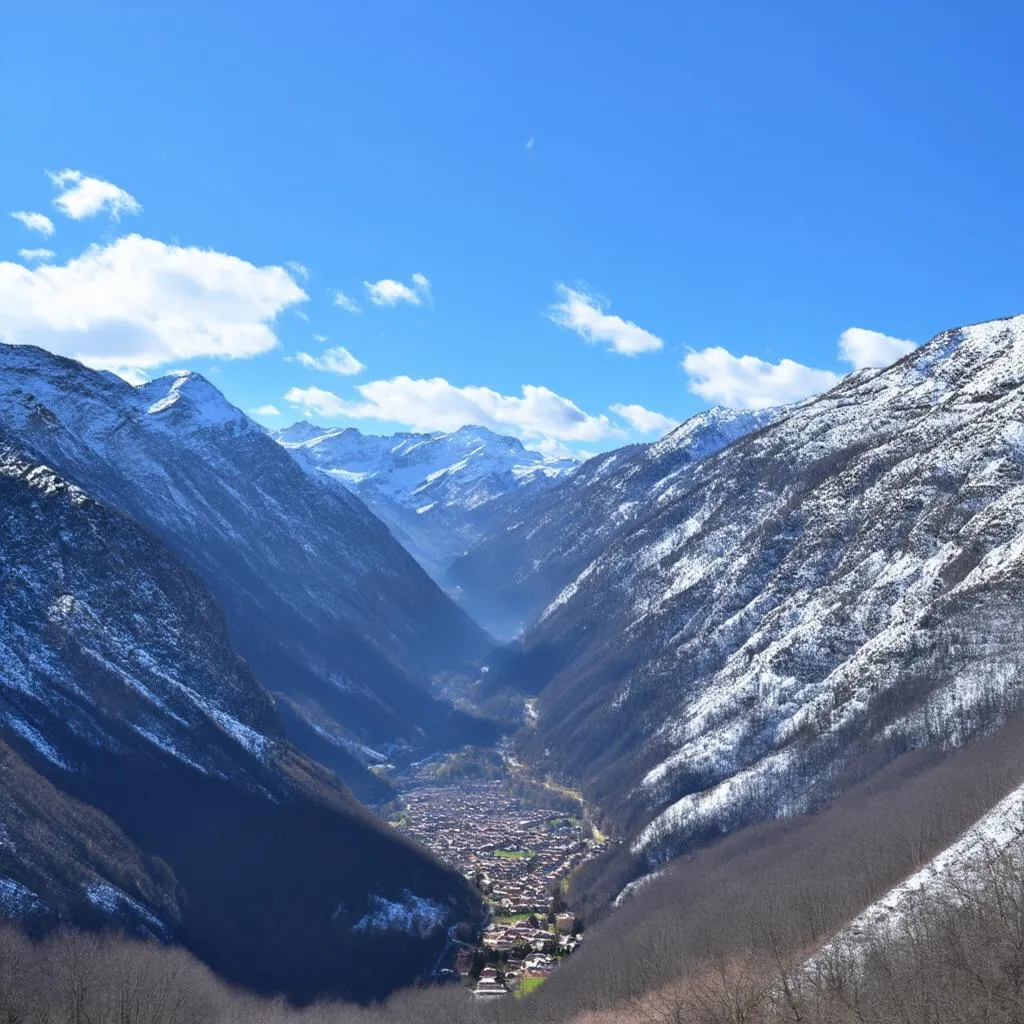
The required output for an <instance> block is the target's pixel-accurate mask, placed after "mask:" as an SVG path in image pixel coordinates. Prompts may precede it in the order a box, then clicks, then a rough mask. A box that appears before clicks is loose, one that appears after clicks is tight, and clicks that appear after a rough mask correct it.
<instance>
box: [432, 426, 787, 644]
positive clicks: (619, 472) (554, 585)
mask: <svg viewBox="0 0 1024 1024" xmlns="http://www.w3.org/2000/svg"><path fill="white" fill-rule="evenodd" d="M780 415H781V411H780V410H777V409H768V410H763V411H749V410H738V409H722V408H715V409H709V410H708V411H706V412H702V413H698V414H697V415H696V416H693V417H691V418H690V419H688V420H687V421H686V422H685V423H682V424H680V425H679V426H678V427H676V428H675V429H674V430H672V431H670V432H669V433H668V434H666V435H665V437H663V438H662V439H661V440H659V441H655V442H653V443H652V444H643V445H630V446H629V447H626V448H619V449H616V450H615V451H611V452H607V453H606V454H604V455H598V456H595V457H594V458H592V459H590V460H588V461H587V462H585V463H584V464H583V465H582V466H581V467H580V468H579V470H577V471H576V472H575V473H573V474H572V476H570V477H569V478H568V479H565V480H564V481H563V482H561V483H560V484H559V486H558V487H556V488H551V489H546V490H535V491H531V492H525V493H523V494H522V495H520V496H518V497H510V498H509V499H507V500H506V502H505V503H504V505H503V507H502V508H501V518H500V519H499V520H497V521H496V522H495V523H494V524H493V525H492V528H491V529H490V531H489V532H488V533H487V535H486V536H484V537H483V538H482V539H481V540H480V541H479V543H478V544H477V545H476V546H475V547H473V548H472V549H470V551H469V552H468V553H467V554H466V555H465V556H464V557H462V558H460V559H458V560H457V561H456V562H455V563H454V564H453V565H452V567H451V568H450V569H449V570H448V572H447V573H446V574H445V576H444V582H445V584H446V585H447V586H448V587H449V588H450V590H451V591H452V593H454V594H457V595H458V597H459V600H460V602H461V603H462V604H463V606H464V607H466V608H468V609H469V610H470V612H472V613H473V615H474V616H475V617H476V618H477V621H478V622H482V623H483V624H484V625H486V626H487V627H488V628H489V629H491V630H492V632H494V634H495V635H497V636H502V637H511V636H515V635H516V634H517V633H518V632H519V631H520V630H521V629H522V628H523V627H524V626H526V625H528V624H529V623H530V622H532V621H533V619H534V618H535V617H536V616H537V615H538V614H539V613H540V612H541V611H542V610H543V608H544V607H545V606H546V605H547V604H548V603H549V602H550V601H551V600H552V599H553V598H554V597H555V595H557V594H558V592H559V591H560V590H561V589H562V587H564V586H565V585H566V584H567V583H569V582H570V581H571V580H572V579H573V578H574V577H575V576H576V574H577V573H578V572H580V571H581V570H582V569H583V568H584V566H586V565H587V564H588V563H589V562H590V560H591V559H593V558H594V557H595V556H596V555H597V554H598V553H599V552H600V551H601V550H603V548H605V547H606V546H607V545H608V544H609V543H610V542H611V541H612V540H613V539H614V538H615V537H617V536H619V535H621V534H623V533H625V532H627V531H628V530H629V529H630V528H631V526H632V524H633V523H635V522H636V521H637V520H638V519H640V518H642V517H643V516H644V515H645V514H646V512H647V510H648V509H649V508H650V506H651V504H652V503H653V502H655V501H657V500H658V496H659V495H660V494H661V493H662V492H663V491H664V490H665V489H666V488H667V487H669V486H671V484H672V482H673V481H674V480H675V479H676V478H677V477H678V476H679V474H681V473H684V472H686V471H687V470H688V469H689V468H690V467H692V466H693V464H694V463H696V462H699V461H700V460H701V459H704V458H706V457H707V456H709V455H711V454H712V453H714V452H716V451H718V450H719V449H720V448H724V447H725V446H726V445H728V444H731V443H732V442H733V441H735V440H736V439H737V438H739V437H742V436H743V435H744V434H747V433H749V432H750V431H752V430H757V429H759V428H761V427H764V426H767V425H768V424H769V423H772V422H774V421H775V420H776V419H777V418H778V417H779V416H780Z"/></svg>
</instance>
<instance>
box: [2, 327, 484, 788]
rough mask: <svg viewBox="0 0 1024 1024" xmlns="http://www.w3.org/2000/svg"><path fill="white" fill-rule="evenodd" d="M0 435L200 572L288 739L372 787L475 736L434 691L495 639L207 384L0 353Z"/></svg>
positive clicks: (26, 350) (369, 520) (338, 492)
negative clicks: (375, 763)
mask: <svg viewBox="0 0 1024 1024" xmlns="http://www.w3.org/2000/svg"><path fill="white" fill-rule="evenodd" d="M0 425H2V426H4V427H5V428H6V429H7V430H8V431H9V432H10V433H11V434H12V436H14V437H16V438H17V440H18V442H19V444H21V445H22V446H23V447H24V448H25V449H26V450H27V451H29V452H31V453H33V454H34V455H35V456H36V457H38V458H39V459H40V460H42V461H45V462H46V463H47V464H49V465H51V466H53V467H54V468H55V469H56V470H57V471H58V472H60V473H61V474H62V475H63V476H65V477H66V478H67V479H69V480H71V481H73V482H75V483H78V484H79V485H81V486H84V487H86V488H87V489H88V490H89V491H90V493H93V494H95V495H96V496H97V497H98V498H100V499H101V500H103V501H104V502H106V503H108V504H110V505H112V506H114V507H116V508H118V509H120V510H122V511H123V512H126V513H127V514H129V515H131V516H134V517H135V518H136V519H138V520H139V521H140V522H142V523H144V524H145V525H146V526H148V527H149V528H150V529H152V530H153V532H154V533H156V534H157V535H158V536H159V537H160V538H161V539H162V540H163V541H164V542H165V543H166V544H167V545H168V546H169V547H171V549H172V550H174V551H175V552H176V553H177V554H179V555H180V556H181V557H182V558H184V559H185V560H186V561H187V562H188V563H189V564H190V565H191V566H192V567H193V568H194V569H195V570H196V571H197V572H198V573H199V574H200V576H201V577H202V578H203V579H204V581H205V582H206V584H207V585H208V586H209V587H210V589H211V590H212V591H213V592H214V594H215V595H216V596H217V598H218V599H219V601H220V603H221V605H222V607H223V608H224V610H225V612H226V614H227V620H228V627H229V632H230V634H231V638H232V641H233V643H234V644H235V646H236V647H237V649H238V650H239V652H240V653H241V654H242V655H244V656H245V658H246V659H247V660H248V661H249V663H250V664H251V666H252V668H253V669H254V671H255V672H256V674H257V676H258V677H259V678H260V680H261V682H262V683H263V684H264V685H265V686H267V687H268V688H269V689H271V690H272V691H273V692H274V693H275V694H276V695H277V696H278V700H279V705H280V708H281V711H282V713H283V714H284V715H285V721H286V726H287V728H288V731H289V735H291V736H292V737H293V738H294V739H295V741H296V742H297V743H298V744H299V745H300V746H303V747H304V748H305V749H307V750H309V751H310V752H311V753H312V754H313V755H314V756H316V757H317V758H318V759H320V760H321V761H324V762H325V763H327V764H329V765H330V766H331V767H334V768H335V769H337V770H338V771H340V772H342V774H343V775H345V776H346V777H347V778H349V779H350V780H351V781H353V783H354V784H356V785H369V783H368V782H367V777H366V773H365V772H364V771H363V770H362V769H361V768H359V766H358V764H357V762H356V758H359V759H360V760H362V761H365V760H374V759H378V758H382V757H390V756H401V755H402V752H403V751H408V752H410V753H412V752H414V751H418V750H427V749H431V748H435V747H437V746H439V745H446V744H449V743H453V742H454V743H457V742H461V741H463V740H465V739H467V738H470V737H473V736H478V735H479V734H480V732H481V727H480V724H479V723H478V722H476V721H475V720H473V719H470V718H468V717H467V716H464V715H461V714H459V713H456V712H454V711H453V710H452V708H451V707H450V706H449V705H448V704H446V703H443V702H441V701H438V700H435V699H434V698H433V697H431V696H430V694H429V692H428V684H429V680H430V677H431V675H432V674H433V673H434V672H436V671H439V670H442V669H458V668H460V667H461V666H463V665H465V664H466V663H467V662H468V661H470V660H471V659H473V658H475V657H477V656H478V655H479V654H480V653H482V652H483V651H485V650H486V649H487V647H488V645H489V641H488V638H487V637H486V636H485V635H484V634H483V633H482V632H481V631H480V630H479V629H478V628H477V627H476V626H474V625H473V623H472V622H471V621H470V620H469V619H468V618H467V617H466V616H465V615H464V614H463V613H462V612H460V611H459V610H458V609H457V608H456V607H455V606H454V605H453V604H452V602H451V601H450V600H449V599H448V598H447V597H446V596H445V595H444V594H443V593H442V592H441V591H440V590H439V589H438V588H437V586H436V585H435V584H434V583H433V582H432V581H431V580H430V579H429V578H428V577H427V575H426V574H425V573H424V572H423V571H422V570H421V569H420V567H419V566H417V565H416V564H415V562H414V561H413V560H412V559H411V558H410V557H409V556H408V555H407V554H406V553H405V552H404V551H403V550H402V549H401V547H400V546H399V545H398V544H397V543H396V542H395V540H394V538H393V537H392V536H391V534H390V533H389V532H388V530H387V529H386V527H384V526H383V524H381V523H380V522H379V520H377V519H376V518H375V517H374V516H373V515H372V514H371V513H369V512H368V511H367V510H366V508H365V506H363V505H362V503H361V502H360V501H359V500H358V499H356V498H355V497H352V496H350V495H349V494H347V493H346V492H345V491H344V490H343V489H342V488H339V487H336V486H334V485H333V484H331V483H330V481H328V480H326V479H324V480H320V479H318V478H317V477H315V476H312V475H310V474H308V473H306V472H303V471H302V470H301V469H300V468H299V467H298V466H297V465H296V464H295V462H294V460H293V459H291V458H290V457H289V456H288V455H287V454H286V453H285V452H284V450H283V449H282V448H281V447H280V446H279V445H277V444H275V443H274V441H272V440H271V439H270V438H269V437H268V436H267V434H266V433H265V431H263V430H262V429H261V428H260V427H258V426H257V425H256V424H254V423H253V422H252V421H250V420H249V419H248V418H247V417H246V416H245V415H244V414H243V413H241V412H240V411H239V410H237V409H235V408H234V407H233V406H231V405H230V404H229V403H228V402H227V401H226V400H225V399H224V397H223V396H222V395H221V394H220V392H218V391H217V390H216V388H214V387H213V386H212V385H211V384H210V383H209V382H207V381H206V380H204V379H203V378H202V377H199V376H197V375H195V374H188V373H182V374H173V375H171V376H168V377H165V378H162V379H161V380H157V381H153V382H152V383H150V384H147V385H145V386H143V387H141V388H133V387H131V386H130V385H128V384H126V383H125V382H124V381H122V380H120V379H119V378H116V377H114V376H113V375H111V374H106V373H98V372H95V371H92V370H89V369H86V368H85V367H83V366H81V365H80V364H78V363H75V362H73V361H71V360H67V359H61V358H59V357H56V356H53V355H50V354H49V353H46V352H42V351H41V350H39V349H34V348H30V347H13V346H0Z"/></svg>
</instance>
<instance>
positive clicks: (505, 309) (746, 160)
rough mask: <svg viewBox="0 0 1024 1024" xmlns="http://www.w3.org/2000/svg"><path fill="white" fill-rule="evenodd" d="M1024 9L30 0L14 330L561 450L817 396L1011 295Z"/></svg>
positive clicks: (250, 397)
mask: <svg viewBox="0 0 1024 1024" xmlns="http://www.w3.org/2000/svg"><path fill="white" fill-rule="evenodd" d="M1022 20H1024V19H1022V15H1021V13H1020V12H1019V10H1018V9H1016V7H1015V5H1009V4H1006V5H1000V4H986V3H981V4H971V5H968V4H966V3H961V4H942V3H929V4H923V3H922V4H917V3H901V4H898V5H893V4H889V3H885V4H882V3H871V2H869V3H860V4H856V5H853V4H845V5H832V4H816V3H809V2H808V3H785V2H783V3H776V4H770V5H769V4H762V3H736V4H732V5H713V4H701V5H695V4H667V3H659V4H648V3H634V4H621V3H589V4H582V3H560V2H554V3H533V2H521V3H518V4H478V3H468V2H460V3H452V2H443V0H442V2H433V3H430V4H425V3H409V2H405V0H395V2H392V3H389V4H388V5H386V6H383V5H355V4H346V3H338V2H330V3H327V2H323V3H321V2H302V0H298V2H295V3H292V4H288V5H284V4H280V3H274V4H270V3H262V2H260V0H252V2H247V3H244V4H243V3H241V2H236V3H228V2H226V0H220V2H215V3H210V2H209V0H207V2H203V3H198V2H193V0H181V2H176V3H174V4H171V3H167V2H164V0H154V2H152V3H147V4H139V3H118V4H114V3H104V2H97V3H90V4H80V3H74V4H72V3H67V2H64V0H51V2H49V3H47V4H45V5H42V4H37V3H34V2H28V0H24V2H17V0H16V2H13V3H7V4H5V5H4V6H3V11H2V13H0V88H2V90H3V103H2V108H0V109H2V113H0V150H2V152H3V154H4V156H3V160H2V162H0V196H2V197H3V201H4V203H5V204H6V206H5V208H4V209H5V211H6V212H9V213H19V214H42V215H44V216H45V217H46V218H48V220H49V222H50V223H51V224H52V228H53V231H52V234H49V233H47V232H48V229H47V226H46V224H44V223H43V222H42V221H39V220H38V219H33V218H28V217H22V218H21V219H16V218H15V217H11V216H7V215H6V212H5V213H4V215H3V216H2V217H0V261H3V262H0V337H3V338H4V339H6V340H9V341H15V342H22V341H32V342H35V343H36V344H42V345H44V346H46V347H49V348H52V349H54V350H55V351H60V352H64V353H67V354H73V355H77V356H80V357H82V358H85V359H87V360H88V361H90V362H91V363H93V364H94V365H102V366H107V367H110V368H113V369H116V370H118V371H120V372H122V373H125V374H127V375H129V376H132V377H138V376H139V375H141V374H144V375H146V376H149V377H152V376H158V375H159V374H160V373H161V371H162V370H165V369H176V368H180V367H182V366H188V367H191V368H194V369H197V370H199V371H200V372H202V373H204V374H206V375H207V376H209V377H210V379H211V380H213V381H214V382H215V383H216V384H217V385H218V386H219V387H221V388H222V390H224V391H225V393H226V394H227V395H228V397H229V398H230V399H231V400H232V401H234V402H235V403H236V404H238V405H240V406H241V407H243V408H245V409H247V410H254V409H257V408H260V407H263V406H274V407H276V408H277V409H278V410H279V411H280V413H281V415H280V416H276V417H274V416H267V415H261V416H258V417H257V418H259V419H261V421H262V422H264V423H267V424H282V425H283V424H285V423H287V422H291V421H292V420H293V419H297V418H300V417H301V416H308V417H309V418H313V419H315V420H317V421H319V422H323V423H328V424H330V423H355V424H357V425H359V426H360V427H361V428H363V429H367V430H371V431H382V430H390V429H394V428H399V427H403V426H410V427H415V428H438V429H443V428H447V427H451V426H454V425H457V424H458V423H459V422H464V421H469V420H478V421H484V422H486V423H487V425H490V426H493V427H495V428H496V429H502V430H506V431H507V432H509V433H517V434H519V435H520V436H522V437H524V438H527V439H528V440H530V441H532V442H534V443H543V444H544V445H546V446H547V447H548V448H549V449H550V450H553V451H554V450H557V449H558V447H559V446H560V445H563V446H568V447H570V448H574V449H576V450H583V451H593V450H598V449H601V448H606V447H610V446H613V445H616V444H621V443H623V442H624V441H626V440H633V439H638V438H642V437H651V436H655V435H656V433H657V432H658V431H659V430H660V429H663V428H664V426H665V424H667V423H668V422H669V421H675V420H679V419H683V418H685V417H686V416H689V415H691V414H692V413H693V412H695V411H697V410H699V409H701V408H704V407H706V406H707V405H708V404H714V403H715V402H725V403H726V404H737V405H764V404H767V403H770V402H775V401H785V400H791V399H793V398H796V397H799V396H800V395H801V394H807V393H811V392H813V391H815V390H820V389H822V388H823V387H826V386H828V384H829V383H830V382H831V381H832V380H833V379H834V375H837V374H841V373H844V372H847V371H848V370H849V369H850V367H851V366H852V365H855V364H858V363H870V362H881V361H885V360H888V359H891V358H893V357H895V356H897V355H899V354H900V352H902V351H904V350H905V349H906V348H907V344H905V343H904V342H908V341H912V342H917V343H920V342H923V341H925V340H927V339H928V337H930V336H931V335H932V334H934V333H935V332H937V331H939V330H941V329H943V328H946V327H949V326H953V325H956V324H959V323H965V322H971V321H977V320H983V319H990V318H993V317H998V316H1005V315H1009V314H1012V313H1017V312H1020V311H1021V309H1022V306H1024V303H1022V301H1021V281H1022V262H1024V247H1022V245H1021V238H1022V237H1024V231H1022V229H1024V198H1022V197H1024V190H1022V189H1021V187H1020V156H1021V148H1022V145H1024V143H1022V141H1021V140H1022V139H1024V135H1022V133H1021V131H1020V120H1021V116H1022V115H1021V110H1022V109H1024V107H1022V104H1021V100H1022V88H1021V86H1020V84H1019V72H1018V53H1017V48H1018V41H1019V39H1020V38H1021V31H1022V29H1024V24H1022ZM64 170H69V171H74V172H77V175H64V176H63V177H61V176H60V175H59V174H58V173H57V172H60V171H64ZM48 171H49V172H53V175H54V177H55V178H56V180H52V179H51V177H50V176H48V175H47V173H46V172H48ZM55 204H56V205H55ZM89 246H93V248H92V249H89V248H88V247H89ZM23 250H24V251H25V252H26V253H27V254H26V255H19V253H21V252H22V251H23ZM32 250H51V251H52V256H47V255H46V254H45V253H41V252H33V251H32ZM296 265H301V267H302V268H305V271H306V272H308V275H307V273H304V272H303V270H302V269H299V268H298V266H296ZM274 268H283V269H274ZM414 275H418V276H417V277H414ZM380 282H384V284H379V283H380ZM374 285H379V287H377V288H376V290H374V288H373V286H374ZM338 290H340V291H341V292H343V293H344V294H345V295H346V296H348V297H349V299H351V300H352V302H353V303H354V304H355V306H357V307H358V312H352V311H349V310H347V309H345V308H343V307H342V306H339V305H337V304H336V302H335V300H334V295H335V293H336V292H337V291H338ZM375 298H376V300H377V302H375V301H374V299H375ZM616 318H619V319H616ZM851 328H854V329H859V330H860V331H861V333H856V332H854V333H852V334H844V332H847V331H849V329H851ZM872 332H877V333H872ZM318 338H326V339H327V340H326V341H321V340H317V339H318ZM340 349H343V350H344V351H339V350H340ZM844 352H845V356H844ZM302 353H305V358H304V361H303V357H302V355H301V354H302ZM338 371H353V372H338ZM524 387H525V388H526V389H527V390H526V391H524ZM286 396H290V398H289V397H286ZM634 407H639V408H634ZM616 410H618V411H616ZM647 414H656V415H647Z"/></svg>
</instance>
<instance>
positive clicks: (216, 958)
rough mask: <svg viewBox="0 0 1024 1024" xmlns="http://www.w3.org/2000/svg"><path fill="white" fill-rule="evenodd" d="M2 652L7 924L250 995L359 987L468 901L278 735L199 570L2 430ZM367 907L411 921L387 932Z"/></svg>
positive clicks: (425, 964) (345, 991) (396, 973)
mask: <svg viewBox="0 0 1024 1024" xmlns="http://www.w3.org/2000/svg"><path fill="white" fill-rule="evenodd" d="M0 664H2V665H3V673H2V685H0V822H2V824H0V915H2V916H4V917H7V918H12V919H15V920H19V921H21V922H23V923H25V924H26V925H27V926H28V927H29V928H30V929H33V930H35V931H43V930H45V929H47V928H49V927H53V926H56V925H58V924H60V925H68V924H71V925H78V926H81V927H87V928H98V927H102V926H104V925H109V924H111V923H113V924H115V925H117V926H119V927H123V928H125V929H127V930H128V931H130V932H133V933H135V934H137V935H143V936H147V937H155V938H158V939H160V940H163V941H170V942H180V943H182V944H184V945H186V946H188V947H189V948H191V949H192V950H193V951H195V952H196V953H198V954H199V955H200V956H201V957H202V958H203V959H204V960H206V961H207V962H208V963H209V964H210V965H211V966H212V967H213V968H214V969H215V970H217V971H219V972H220V973H222V974H223V975H224V976H225V977H226V978H228V979H229V980H231V981H234V982H237V983H241V984H246V985H250V986H253V987H256V988H258V989H260V990H262V991H267V992H285V993H287V994H289V995H290V996H292V997H294V998H299V999H307V998H311V997H313V996H314V995H317V994H319V993H320V992H335V993H337V994H340V995H345V996H348V997H350V998H361V999H365V998H370V997H378V996H380V995H383V994H384V993H386V992H387V991H389V990H390V989H391V988H392V987H394V986H395V985H397V984H401V983H407V982H409V981H411V980H413V978H415V977H416V975H417V974H418V973H419V972H420V971H423V970H425V969H428V968H429V966H430V965H431V963H432V962H433V960H434V959H435V958H436V956H437V953H438V951H439V949H440V948H441V947H443V945H444V942H445V934H444V930H445V927H446V926H449V925H450V924H452V923H455V922H458V921H459V920H465V919H467V918H472V917H473V916H475V914H476V913H477V906H476V901H475V898H474V897H473V896H472V894H471V893H470V891H469V889H468V887H467V886H466V885H465V883H464V881H463V880H462V879H461V878H459V877H458V876H457V875H455V874H453V873H451V872H450V871H448V870H446V869H444V868H442V867H441V866H440V865H438V864H436V863H435V862H434V861H433V860H431V859H430V858H429V857H428V855H426V854H425V853H424V852H422V851H420V850H417V849H415V848H413V847H412V846H410V845H408V844H406V843H405V842H403V841H401V840H400V839H398V838H397V837H395V836H394V834H393V833H392V832H391V831H390V830H389V829H387V828H386V827H385V826H383V825H382V824H381V823H380V822H378V821H376V820H375V819H374V818H372V817H371V816H370V815H369V814H368V813H367V812H365V811H364V810H363V809H362V808H361V807H360V806H359V805H358V804H357V803H356V802H355V800H354V799H353V798H352V797H351V795H350V794H348V793H347V792H346V791H344V790H343V789H342V788H341V787H339V786H338V785H337V783H336V782H335V781H334V780H333V777H332V776H330V775H329V774H328V773H327V772H325V771H324V770H323V769H321V768H320V767H319V766H316V765H314V764H312V763H311V762H309V761H308V760H307V759H305V758H304V757H302V756H301V755H299V754H297V753H296V752H295V751H294V750H293V749H292V748H291V747H290V746H289V745H288V744H287V743H286V742H285V741H284V739H283V728H282V725H281V722H280V720H279V719H278V717H277V715H276V714H275V711H274V708H273V703H272V701H271V699H270V697H269V695H268V694H267V692H266V691H265V690H263V688H262V687H261V686H260V685H259V684H258V682H257V681H256V679H255V678H254V677H253V675H252V674H251V672H250V670H249V668H248V666H247V665H246V664H245V662H243V661H242V660H241V659H240V658H239V657H238V656H237V654H236V653H235V652H234V651H233V650H232V648H231V646H230V644H229V641H228V637H227V631H226V629H225V624H224V621H223V617H222V614H221V612H220V610H219V608H218V606H217V604H216V603H215V601H214V599H213V597H212V595H211V594H210V592H209V591H208V590H207V588H206V587H205V586H204V585H203V584H202V582H201V581H200V580H199V578H198V577H197V576H196V574H195V573H193V572H192V571H191V570H190V569H189V568H188V567H187V566H186V565H185V564H184V563H183V562H182V561H180V560H179V559H178V558H177V557H176V556H174V555H173V554H171V553H170V552H169V551H168V550H167V549H166V548H165V547H163V546H162V545H161V544H160V543H159V542H158V541H157V540H156V539H155V538H154V537H153V536H152V535H150V534H149V533H147V532H146V531H145V530H144V529H143V528H142V527H140V526H139V525H138V524H137V523H136V522H135V521H134V520H132V519H129V518H127V517H125V516H123V515H121V514H119V513H117V512H114V511H112V510H110V509H108V508H106V507H105V506H103V505H102V504H99V503H97V502H95V501H94V500H93V499H91V498H90V497H89V496H88V495H87V494H86V493H85V492H83V491H81V490H79V489H78V488H77V487H74V486H72V485H70V484H68V483H67V482H65V481H64V480H63V479H61V478H60V477H59V476H57V475H56V474H55V473H54V472H53V471H52V470H50V469H48V468H47V467H45V466H42V465H40V464H39V463H37V462H35V461H33V460H32V459H30V458H28V457H26V456H25V455H24V454H23V453H22V452H20V451H19V450H18V449H17V448H16V447H14V446H13V445H12V444H11V443H10V440H9V439H8V438H6V437H4V436H3V434H2V432H0ZM382 905H385V906H394V907H397V908H399V909H403V908H407V907H410V908H411V907H415V908H418V909H419V910H420V911H421V912H420V913H419V916H418V917H415V916H414V915H410V917H409V921H408V922H407V924H408V925H409V927H405V928H401V927H390V928H389V927H388V925H387V922H378V918H379V910H380V907H381V906H382ZM428 911H429V913H428Z"/></svg>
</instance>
